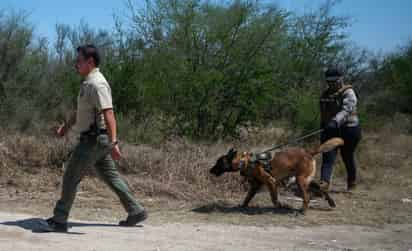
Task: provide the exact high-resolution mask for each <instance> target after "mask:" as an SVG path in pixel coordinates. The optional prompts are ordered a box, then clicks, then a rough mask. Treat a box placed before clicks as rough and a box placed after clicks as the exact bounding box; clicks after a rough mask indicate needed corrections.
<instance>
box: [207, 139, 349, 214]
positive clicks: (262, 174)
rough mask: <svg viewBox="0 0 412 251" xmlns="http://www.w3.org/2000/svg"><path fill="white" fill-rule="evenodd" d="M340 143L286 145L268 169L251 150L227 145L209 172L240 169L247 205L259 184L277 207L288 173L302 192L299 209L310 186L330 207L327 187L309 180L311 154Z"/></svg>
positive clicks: (312, 172)
mask: <svg viewBox="0 0 412 251" xmlns="http://www.w3.org/2000/svg"><path fill="white" fill-rule="evenodd" d="M343 143H344V142H343V140H342V139H341V138H332V139H330V140H328V141H326V142H325V143H323V144H322V145H320V146H319V147H317V148H315V149H312V150H305V149H302V148H290V149H286V150H284V151H281V152H278V153H276V155H275V156H274V157H273V159H272V160H270V165H271V169H270V170H268V169H265V166H264V164H263V163H262V162H260V161H253V154H252V153H248V152H244V153H240V154H238V153H237V151H236V150H234V149H230V150H229V152H228V153H227V154H226V155H223V156H221V157H220V158H219V159H218V160H217V162H216V164H215V165H214V166H213V167H212V169H210V173H212V174H214V175H215V176H220V175H222V174H223V173H225V172H237V171H240V174H241V175H243V176H245V177H246V178H247V180H248V182H249V184H250V188H249V191H248V193H247V195H246V198H245V199H244V201H243V203H242V206H243V207H247V206H248V204H249V202H250V201H251V200H252V198H253V197H254V196H255V194H256V193H257V192H258V190H259V189H260V188H261V187H262V185H265V186H267V187H268V189H269V192H270V196H271V199H272V202H273V205H274V206H275V207H280V206H281V204H280V203H279V201H278V192H277V188H278V186H279V185H281V184H282V183H283V182H284V181H285V180H286V179H289V178H290V177H295V179H296V183H297V185H298V187H299V190H300V192H301V194H302V197H303V205H302V212H305V211H306V209H307V208H308V206H309V187H310V188H311V189H315V190H316V191H315V192H317V193H319V194H321V195H322V196H323V197H324V198H325V199H326V200H327V201H328V203H329V205H330V206H331V207H335V206H336V205H335V202H334V201H333V199H332V198H331V197H330V196H329V194H328V193H327V191H322V190H321V189H320V187H319V185H318V184H317V183H316V182H313V181H312V179H313V177H314V175H315V172H316V161H315V159H314V157H315V156H316V155H318V154H320V153H323V152H328V151H330V150H332V149H334V148H336V147H338V146H341V145H343Z"/></svg>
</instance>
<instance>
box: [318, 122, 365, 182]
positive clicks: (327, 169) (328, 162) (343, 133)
mask: <svg viewBox="0 0 412 251" xmlns="http://www.w3.org/2000/svg"><path fill="white" fill-rule="evenodd" d="M333 137H341V138H342V139H343V140H344V142H345V144H344V145H343V146H341V147H340V148H339V149H340V153H341V156H342V159H343V162H344V163H345V167H346V171H347V182H348V184H352V183H355V182H356V161H355V149H356V146H357V145H358V143H359V141H360V140H361V138H362V133H361V128H360V127H359V126H356V127H342V128H339V129H337V130H325V131H324V132H322V134H321V142H322V143H323V142H325V141H327V140H328V139H330V138H333ZM337 153H338V149H334V150H332V151H330V152H326V153H324V154H323V155H322V168H321V180H322V181H326V182H329V183H330V179H331V177H332V171H333V164H334V163H335V160H336V156H337Z"/></svg>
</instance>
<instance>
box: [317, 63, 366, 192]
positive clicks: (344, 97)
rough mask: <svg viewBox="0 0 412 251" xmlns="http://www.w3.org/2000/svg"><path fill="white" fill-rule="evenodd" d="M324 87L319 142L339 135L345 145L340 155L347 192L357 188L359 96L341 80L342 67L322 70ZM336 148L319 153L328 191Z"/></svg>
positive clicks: (359, 138)
mask: <svg viewBox="0 0 412 251" xmlns="http://www.w3.org/2000/svg"><path fill="white" fill-rule="evenodd" d="M325 80H326V83H327V86H328V87H327V89H326V90H325V91H324V92H323V93H322V95H321V97H320V114H321V128H324V130H323V131H322V133H321V142H322V143H323V142H325V141H327V140H328V139H330V138H333V137H340V138H342V139H343V140H344V142H345V144H344V145H343V146H342V147H340V148H339V149H340V153H341V157H342V159H343V162H344V164H345V167H346V171H347V189H348V191H350V190H353V189H355V187H356V169H357V167H356V160H355V150H356V147H357V145H358V144H359V141H360V140H361V127H360V124H359V117H358V114H357V103H358V99H357V96H356V94H355V91H354V90H353V88H352V86H351V85H346V84H345V83H344V76H343V73H342V71H341V70H339V69H337V68H329V69H327V70H326V72H325ZM337 152H338V149H334V150H332V151H330V152H326V153H324V154H323V155H322V167H321V182H320V185H321V188H322V189H324V190H329V188H330V184H331V177H332V171H333V165H334V162H335V160H336V156H337Z"/></svg>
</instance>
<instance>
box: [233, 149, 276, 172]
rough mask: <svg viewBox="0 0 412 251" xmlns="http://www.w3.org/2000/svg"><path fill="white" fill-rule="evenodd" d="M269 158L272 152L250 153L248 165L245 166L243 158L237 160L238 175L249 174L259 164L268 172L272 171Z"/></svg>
mask: <svg viewBox="0 0 412 251" xmlns="http://www.w3.org/2000/svg"><path fill="white" fill-rule="evenodd" d="M271 159H272V154H270V152H265V153H259V154H255V153H252V156H251V158H250V160H249V165H248V167H246V165H245V161H244V160H241V161H240V162H239V166H240V175H242V176H245V177H248V176H251V172H252V171H253V169H255V168H256V166H257V165H259V164H261V165H263V169H264V170H265V171H266V172H268V173H269V174H270V173H271V172H272V166H271V164H270V160H271Z"/></svg>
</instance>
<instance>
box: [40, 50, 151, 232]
mask: <svg viewBox="0 0 412 251" xmlns="http://www.w3.org/2000/svg"><path fill="white" fill-rule="evenodd" d="M99 64H100V56H99V53H98V50H97V48H96V47H95V46H93V45H84V46H80V47H78V48H77V60H76V69H77V72H78V73H79V75H80V76H81V77H82V78H83V79H84V81H83V82H82V84H81V86H80V92H79V95H78V98H77V112H76V116H75V117H74V118H73V119H71V120H70V121H68V122H67V123H65V124H64V125H62V126H61V127H59V128H58V129H57V132H56V133H57V135H59V136H61V137H63V136H64V135H66V133H67V132H68V130H69V129H70V128H71V127H72V125H73V124H74V127H73V129H72V130H73V131H74V132H75V133H78V134H79V136H80V141H79V143H78V144H77V145H76V147H75V149H74V151H73V153H72V155H71V157H70V159H69V161H68V164H67V167H66V170H65V173H64V176H63V186H62V193H61V197H60V199H59V200H58V201H57V203H56V206H55V208H54V212H53V217H51V218H49V219H48V220H47V223H48V226H49V231H59V232H66V231H67V219H68V217H69V212H70V209H71V207H72V204H73V201H74V199H75V195H76V191H77V187H78V184H79V183H80V180H81V178H82V174H83V173H84V169H85V168H87V167H89V166H95V168H96V170H97V173H98V174H99V176H100V177H101V178H102V180H103V181H104V182H105V183H106V184H107V185H108V186H109V187H110V188H111V189H112V190H113V191H114V192H115V193H116V194H117V196H118V197H119V199H120V201H121V204H122V205H123V207H124V208H125V210H126V211H127V213H128V217H127V219H126V220H124V221H120V222H119V225H121V226H134V225H136V224H137V223H139V222H142V221H144V220H145V219H146V218H147V213H146V211H145V209H144V208H143V206H142V205H141V204H139V203H138V202H137V201H136V200H135V199H134V197H133V195H132V194H131V192H130V190H129V188H128V186H127V185H126V183H125V182H124V180H123V179H122V178H121V177H120V176H119V172H118V171H117V169H116V166H115V162H114V160H118V159H120V158H121V152H120V149H119V146H118V142H117V134H116V133H117V132H116V120H115V116H114V112H113V104H112V96H111V89H110V86H109V84H108V82H107V81H106V79H105V78H104V76H103V75H102V73H101V72H100V71H99V68H98V66H99Z"/></svg>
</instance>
